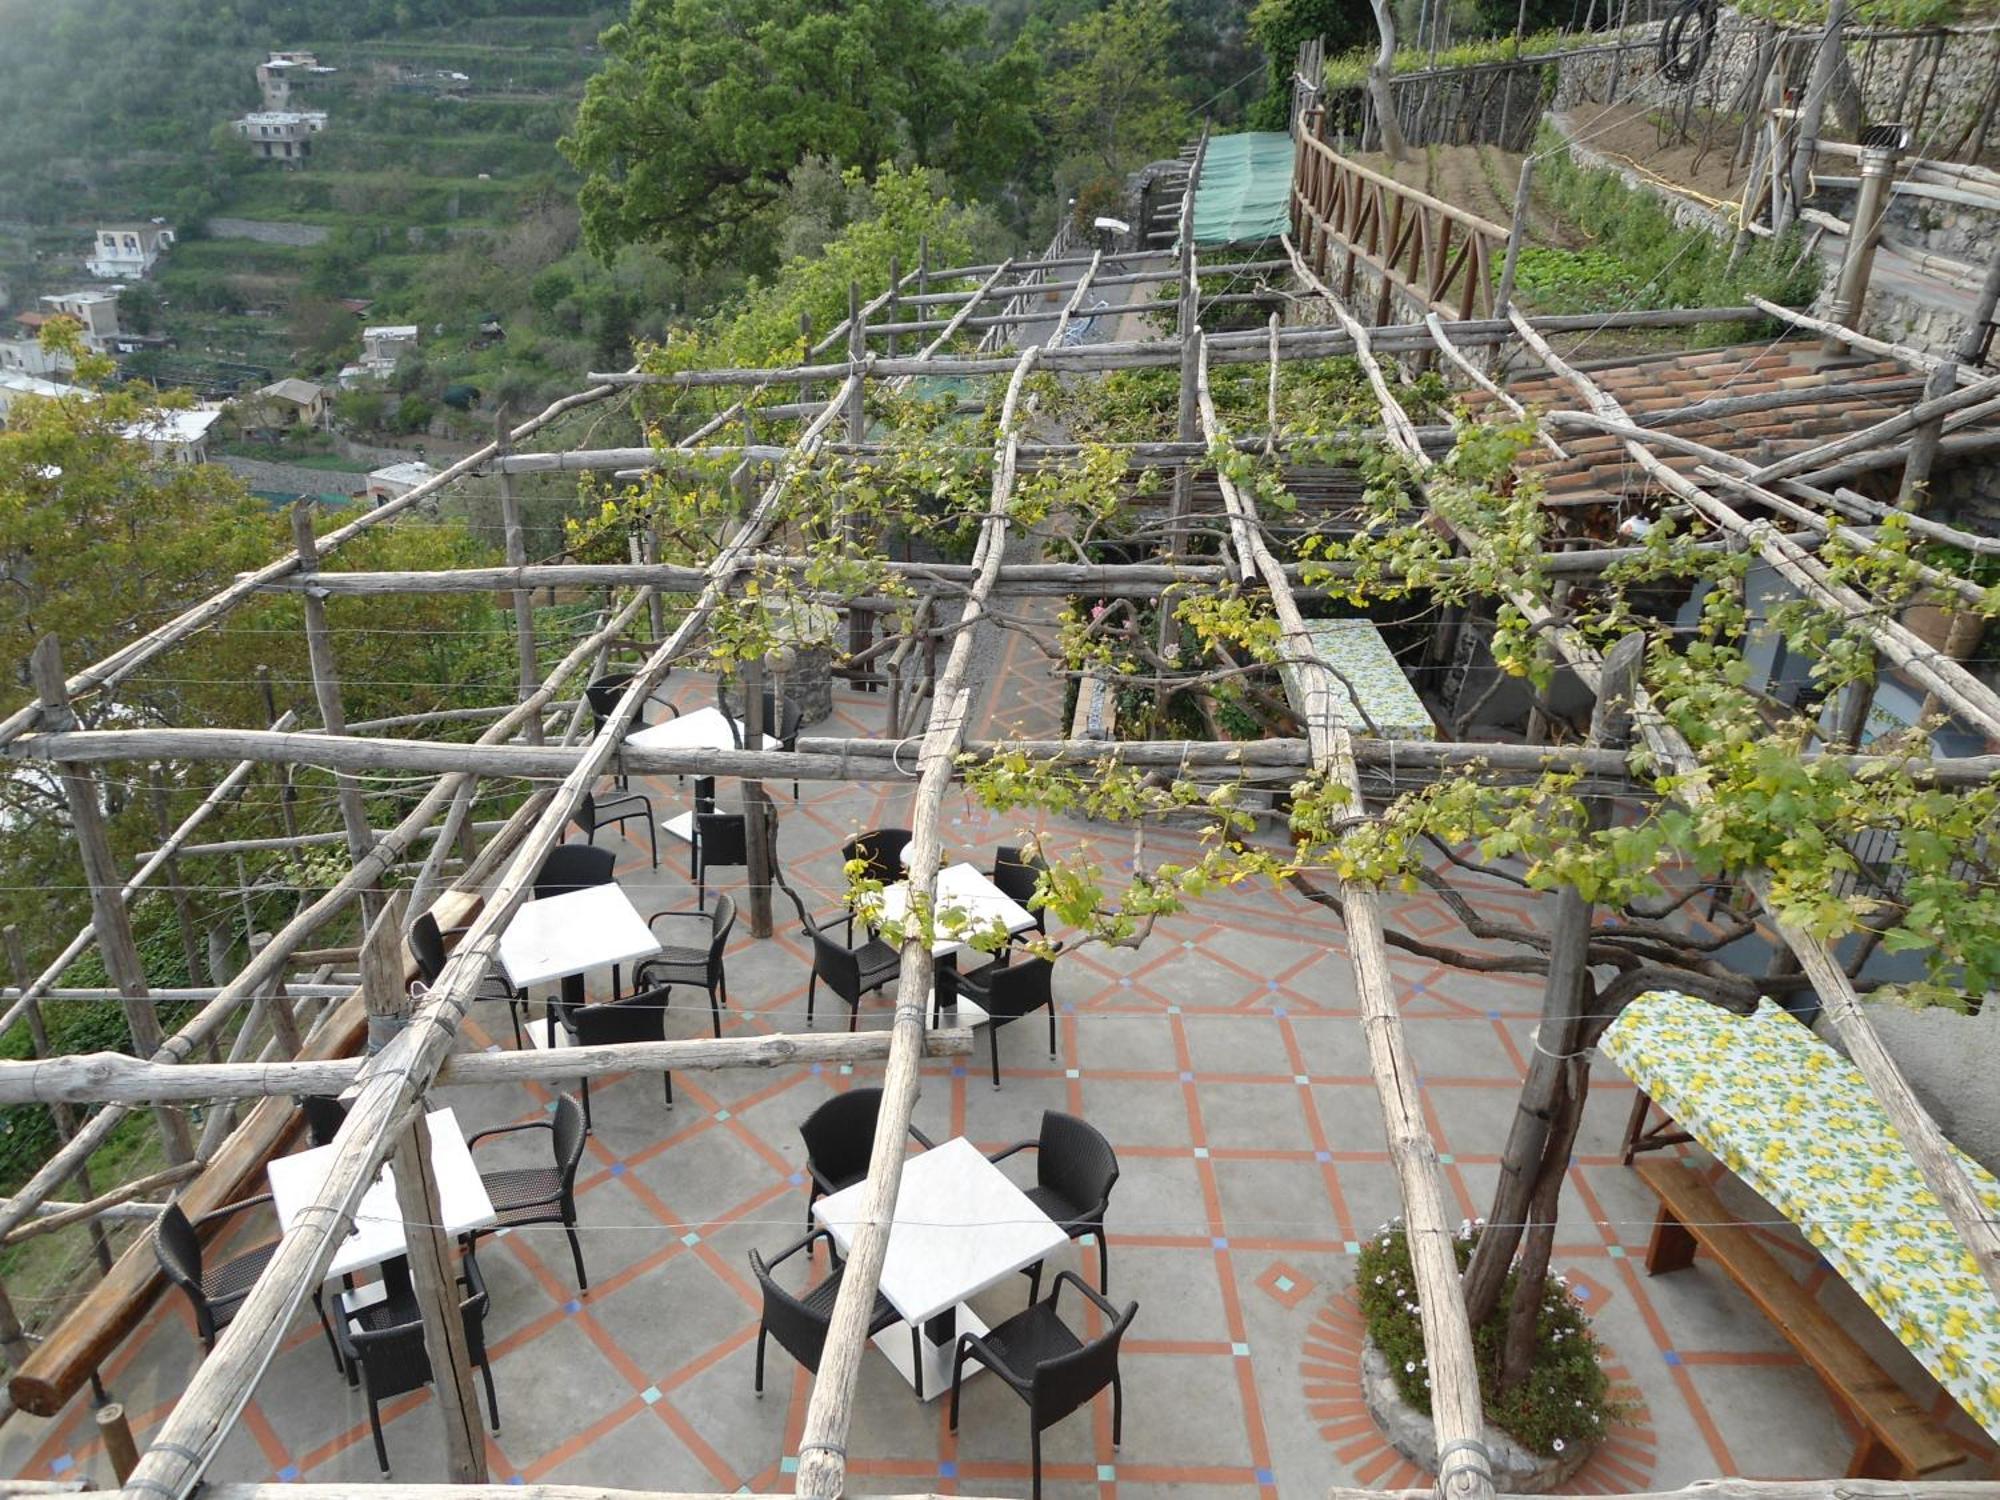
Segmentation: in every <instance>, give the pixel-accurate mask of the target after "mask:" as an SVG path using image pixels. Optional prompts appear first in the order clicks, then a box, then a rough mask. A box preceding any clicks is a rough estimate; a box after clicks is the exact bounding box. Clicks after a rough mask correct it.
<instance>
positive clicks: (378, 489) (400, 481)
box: [367, 458, 438, 505]
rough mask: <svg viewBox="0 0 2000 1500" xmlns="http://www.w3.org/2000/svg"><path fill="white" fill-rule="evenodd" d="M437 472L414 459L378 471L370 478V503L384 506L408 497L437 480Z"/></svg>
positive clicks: (368, 492) (419, 460)
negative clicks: (404, 496) (422, 486)
mask: <svg viewBox="0 0 2000 1500" xmlns="http://www.w3.org/2000/svg"><path fill="white" fill-rule="evenodd" d="M437 472H438V471H437V470H436V469H433V468H432V467H431V466H430V465H429V464H427V463H425V462H423V461H422V460H421V459H414V458H413V459H411V460H409V461H408V462H407V463H400V464H390V465H389V466H388V467H387V468H382V469H377V470H375V471H374V472H373V473H371V474H370V475H369V476H368V490H367V494H368V503H369V504H370V505H384V504H386V503H388V502H389V501H391V500H394V499H396V498H397V497H398V496H400V495H407V494H409V492H410V491H411V490H413V489H415V488H416V487H417V486H418V485H420V484H422V483H423V482H424V481H425V480H427V479H435V478H436V477H437Z"/></svg>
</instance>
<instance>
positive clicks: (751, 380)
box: [588, 303, 1764, 390]
mask: <svg viewBox="0 0 2000 1500" xmlns="http://www.w3.org/2000/svg"><path fill="white" fill-rule="evenodd" d="M972 305H974V304H972V303H967V304H966V306H968V307H970V306H972ZM1763 311H1764V310H1763V309H1762V308H1761V307H1677V308H1649V309H1642V310H1638V311H1630V312H1618V313H1604V314H1600V313H1556V314H1549V315H1547V316H1543V317H1537V318H1535V319H1534V320H1533V322H1534V326H1535V327H1536V328H1538V329H1541V330H1542V331H1544V332H1547V333H1585V332H1589V331H1591V330H1593V329H1599V328H1693V327H1699V326H1700V325H1702V324H1705V323H1727V322H1741V321H1743V320H1745V319H1752V320H1754V319H1756V318H1758V317H1761V316H1763ZM1510 327H1511V325H1510V324H1509V323H1508V322H1507V320H1506V319H1504V318H1483V319H1465V320H1459V321H1453V322H1446V323H1445V324H1444V328H1445V330H1446V332H1447V333H1448V334H1449V335H1450V336H1451V338H1452V339H1453V340H1454V341H1455V342H1456V343H1458V344H1459V345H1461V346H1464V345H1467V344H1471V345H1479V344H1493V343H1501V342H1504V341H1506V340H1507V339H1509V338H1511V337H1512V335H1511V333H1510V332H1509V329H1510ZM1373 336H1374V340H1375V344H1376V347H1378V348H1381V349H1384V350H1394V349H1400V348H1405V347H1407V348H1410V349H1422V348H1429V347H1431V332H1430V330H1429V329H1428V328H1426V327H1425V326H1424V324H1422V323H1406V324H1387V325H1384V326H1383V327H1381V328H1380V329H1377V330H1374V332H1373ZM944 337H945V335H943V334H940V335H939V338H940V339H942V338H944ZM1279 347H1280V351H1281V353H1280V357H1281V358H1283V359H1287V360H1292V359H1326V358H1329V357H1331V356H1333V355H1338V354H1351V353H1353V352H1354V345H1353V341H1352V340H1351V339H1350V338H1348V337H1347V336H1346V335H1345V334H1343V333H1335V332H1333V331H1331V330H1327V329H1320V328H1293V329H1286V330H1285V331H1284V332H1283V333H1282V334H1281V335H1280V340H1279ZM1269 357H1270V355H1269V349H1268V340H1267V336H1266V334H1265V333H1264V331H1263V330H1262V329H1258V330H1256V331H1254V332H1251V333H1247V334H1241V333H1239V334H1218V335H1216V337H1215V338H1214V340H1213V343H1212V348H1211V351H1210V363H1212V364H1216V365H1232V364H1261V363H1263V362H1264V361H1265V360H1266V359H1268V358H1269ZM1042 363H1043V364H1044V365H1046V366H1047V367H1048V368H1050V369H1052V370H1055V369H1060V370H1136V369H1146V368H1151V367H1158V366H1163V365H1166V366H1178V365H1179V363H1180V344H1179V341H1178V340H1172V339H1139V340H1132V341H1129V342H1125V343H1116V344H1086V345H1079V346H1077V347H1075V348H1070V349H1045V350H1044V351H1043V353H1042ZM1013 367H1014V361H1013V360H1012V359H1011V358H1010V357H1006V356H1002V355H945V354H939V355H929V356H925V355H919V356H918V357H916V358H914V359H909V358H906V359H886V358H883V357H881V356H879V355H870V356H869V357H868V359H867V360H865V361H861V362H856V361H851V360H838V361H829V362H827V363H824V364H813V365H789V366H774V367H770V368H764V367H760V366H737V367H728V368H717V369H709V370H681V371H676V372H674V373H671V374H654V373H652V372H649V371H626V372H617V373H613V372H592V373H591V374H590V375H589V376H588V378H589V379H590V380H591V381H593V382H600V383H603V384H606V385H612V386H628V385H666V386H675V387H678V388H680V389H683V390H695V389H700V388H703V387H707V386H739V385H752V386H758V385H812V384H817V383H819V382H822V381H827V380H844V379H846V378H847V377H848V376H849V375H852V374H855V373H865V374H867V375H868V376H869V377H870V378H871V379H873V378H891V377H896V376H921V375H936V376H944V377H964V376H972V375H1005V374H1007V373H1008V372H1010V371H1011V370H1012V369H1013Z"/></svg>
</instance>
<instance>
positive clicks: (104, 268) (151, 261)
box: [84, 221, 174, 281]
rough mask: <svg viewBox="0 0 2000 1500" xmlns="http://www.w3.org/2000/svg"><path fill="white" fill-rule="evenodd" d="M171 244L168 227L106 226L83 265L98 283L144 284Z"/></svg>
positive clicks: (172, 236)
mask: <svg viewBox="0 0 2000 1500" xmlns="http://www.w3.org/2000/svg"><path fill="white" fill-rule="evenodd" d="M173 242H174V230H173V226H172V225H171V224H167V223H164V222H158V221H156V222H154V223H150V224H105V225H100V226H99V227H98V231H97V244H96V247H95V248H94V249H93V250H92V252H91V254H90V256H89V258H88V259H87V260H85V262H84V265H85V266H86V267H87V268H88V269H89V271H90V274H91V275H93V276H95V277H97V278H98V279H99V280H100V281H143V280H144V279H145V277H146V276H147V274H148V273H149V272H151V270H152V269H153V267H154V265H155V264H157V263H158V261H159V259H160V257H161V256H162V255H165V254H166V253H167V247H168V246H169V245H171V244H173Z"/></svg>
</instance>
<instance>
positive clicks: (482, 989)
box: [410, 912, 528, 1047]
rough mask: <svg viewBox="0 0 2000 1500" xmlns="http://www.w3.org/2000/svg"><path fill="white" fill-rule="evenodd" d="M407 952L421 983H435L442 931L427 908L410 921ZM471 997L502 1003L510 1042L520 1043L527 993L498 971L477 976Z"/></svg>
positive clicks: (442, 951) (442, 950)
mask: <svg viewBox="0 0 2000 1500" xmlns="http://www.w3.org/2000/svg"><path fill="white" fill-rule="evenodd" d="M410 956H411V957H412V958H414V959H415V960H416V961H417V973H418V974H419V975H421V976H422V977H423V981H424V983H425V984H436V983H437V982H438V975H440V974H442V973H443V972H444V965H445V959H446V958H447V957H448V955H447V954H446V953H445V948H444V933H443V931H442V930H441V929H440V928H439V927H438V924H437V918H436V917H434V916H432V915H431V914H430V913H429V912H420V913H418V915H417V919H416V921H414V922H412V923H411V924H410ZM472 998H473V999H475V1000H489V1001H491V1002H493V1003H494V1004H495V1005H501V1004H504V1005H505V1006H506V1007H507V1016H508V1019H509V1020H510V1021H512V1022H513V1025H514V1045H515V1046H516V1047H519V1046H520V1045H521V1016H522V1013H523V1011H524V1009H525V1008H526V1005H527V998H528V997H527V996H526V995H524V994H522V993H521V991H519V990H517V989H515V988H514V987H513V986H512V985H511V984H509V983H508V982H507V979H506V976H505V975H502V974H490V973H489V974H484V975H481V976H480V980H479V988H478V989H477V990H475V991H474V992H473V996H472Z"/></svg>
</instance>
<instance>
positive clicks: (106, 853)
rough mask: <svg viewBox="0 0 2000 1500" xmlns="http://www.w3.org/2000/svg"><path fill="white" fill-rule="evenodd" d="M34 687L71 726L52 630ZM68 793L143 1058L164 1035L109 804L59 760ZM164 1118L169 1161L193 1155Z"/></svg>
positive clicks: (85, 776)
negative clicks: (124, 885)
mask: <svg viewBox="0 0 2000 1500" xmlns="http://www.w3.org/2000/svg"><path fill="white" fill-rule="evenodd" d="M28 666H29V671H30V673H31V674H32V675H33V678H34V683H35V691H36V693H37V694H38V695H39V696H40V699H41V706H42V716H43V720H44V722H45V723H47V724H48V725H49V727H50V728H52V729H68V728H70V727H71V726H72V725H73V724H74V723H75V720H76V715H75V714H74V713H73V712H72V711H71V709H70V704H69V688H68V687H67V685H66V682H67V679H66V678H65V677H64V676H63V669H62V648H61V646H59V645H58V644H57V642H56V638H55V637H54V636H53V635H45V636H43V637H42V638H41V640H40V641H38V642H37V643H36V645H35V651H34V655H33V656H32V657H31V658H30V660H29V664H28ZM56 774H57V776H58V777H59V778H60V779H61V781H62V786H63V796H64V798H65V799H66V800H67V801H68V803H69V816H70V828H71V831H72V832H73V833H74V834H75V835H76V848H77V853H78V855H79V856H81V858H82V860H83V873H84V879H86V880H87V881H89V882H90V909H91V920H92V925H93V926H94V927H95V928H96V929H97V949H98V952H99V953H101V954H102V955H103V956H104V968H105V972H106V973H107V974H109V975H110V976H111V982H112V983H113V984H115V985H116V986H117V987H118V992H119V993H120V994H121V995H123V996H124V997H125V998H124V1002H123V1004H124V1009H125V1024H126V1026H127V1027H129V1028H130V1030H131V1032H132V1047H133V1050H134V1051H135V1052H137V1053H138V1054H139V1055H140V1056H141V1057H151V1056H152V1055H153V1054H154V1053H155V1052H157V1051H158V1050H159V1049H160V1047H161V1045H162V1044H163V1043H164V1042H165V1041H166V1036H165V1034H164V1033H162V1032H161V1030H160V1018H159V1016H158V1015H156V1014H155V1013H154V1011H153V1007H152V1005H151V1004H149V1003H148V1002H147V1000H146V966H145V964H144V963H143V962H142V961H141V960H140V958H139V943H138V940H137V939H136V938H135V937H134V936H133V935H132V918H131V914H130V913H129V912H127V911H126V910H125V903H124V902H123V901H121V900H120V899H119V895H118V893H119V887H120V881H119V879H118V874H117V869H116V867H115V866H114V864H113V863H112V858H111V837H110V834H109V833H108V832H107V831H106V829H105V826H104V809H103V805H102V804H101V803H100V802H99V801H98V796H97V781H96V779H95V778H94V777H93V776H92V775H91V774H90V773H89V772H88V771H86V770H85V769H84V768H83V767H81V766H75V765H58V766H57V767H56ZM153 1113H154V1117H155V1118H156V1119H157V1120H158V1121H159V1123H160V1142H161V1146H162V1148H163V1149H164V1150H165V1152H166V1157H167V1160H168V1161H169V1162H171V1163H179V1162H184V1161H190V1160H192V1159H193V1157H194V1140H193V1137H192V1136H191V1135H190V1134H189V1133H188V1123H187V1116H186V1115H184V1114H183V1113H181V1111H180V1110H178V1109H174V1108H172V1107H171V1106H168V1105H160V1106H158V1107H156V1108H155V1110H154V1112H153Z"/></svg>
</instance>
